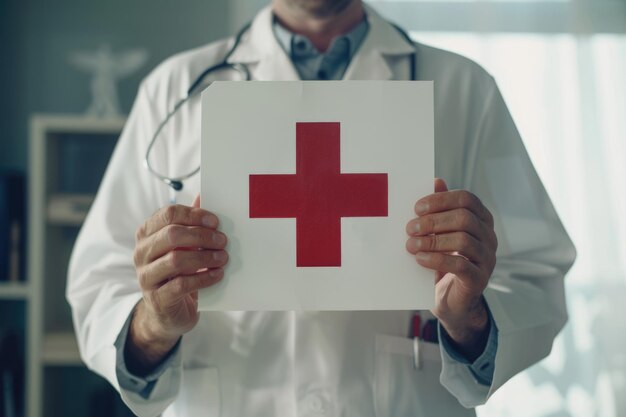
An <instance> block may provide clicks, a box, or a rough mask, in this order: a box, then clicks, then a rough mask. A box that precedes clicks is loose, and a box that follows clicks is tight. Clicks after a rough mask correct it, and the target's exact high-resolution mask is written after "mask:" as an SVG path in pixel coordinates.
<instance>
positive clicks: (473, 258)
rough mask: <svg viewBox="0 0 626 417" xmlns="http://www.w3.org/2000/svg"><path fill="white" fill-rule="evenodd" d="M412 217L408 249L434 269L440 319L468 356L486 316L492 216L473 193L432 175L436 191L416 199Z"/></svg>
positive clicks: (480, 338) (478, 346) (474, 351)
mask: <svg viewBox="0 0 626 417" xmlns="http://www.w3.org/2000/svg"><path fill="white" fill-rule="evenodd" d="M415 213H416V214H417V216H418V217H417V218H415V219H413V220H411V221H410V222H409V223H408V224H407V227H406V230H407V233H408V234H409V235H410V236H411V237H410V238H409V239H408V240H407V243H406V247H407V250H408V251H409V252H410V253H412V254H414V255H415V258H416V260H417V262H418V263H419V264H420V265H422V266H424V267H426V268H429V269H433V270H435V271H437V272H436V280H435V283H436V285H435V294H436V305H435V308H434V309H433V311H432V312H433V314H434V315H435V316H436V317H437V318H438V319H439V321H440V323H441V324H442V326H443V327H444V328H445V329H446V331H447V333H448V335H449V336H450V337H451V338H452V340H453V342H454V343H455V344H456V345H457V346H456V347H457V348H458V349H459V350H460V351H461V353H463V354H464V355H465V356H466V357H467V359H469V360H470V361H473V360H475V359H476V358H477V357H478V356H480V354H481V353H482V351H483V350H484V348H485V344H486V342H487V336H488V330H489V327H488V324H489V317H488V314H487V309H486V306H485V301H484V299H483V296H482V294H483V291H484V290H485V288H486V287H487V283H488V282H489V278H490V277H491V274H492V272H493V269H494V267H495V264H496V249H497V247H498V240H497V238H496V234H495V232H494V230H493V216H492V215H491V213H490V212H489V210H488V209H487V208H486V207H485V206H484V205H483V204H482V202H481V201H480V199H479V198H478V197H476V196H475V195H474V194H472V193H470V192H468V191H464V190H455V191H448V188H447V186H446V183H445V182H444V181H443V180H442V179H436V180H435V193H434V194H431V195H428V196H426V197H424V198H422V199H420V200H418V201H417V203H416V204H415Z"/></svg>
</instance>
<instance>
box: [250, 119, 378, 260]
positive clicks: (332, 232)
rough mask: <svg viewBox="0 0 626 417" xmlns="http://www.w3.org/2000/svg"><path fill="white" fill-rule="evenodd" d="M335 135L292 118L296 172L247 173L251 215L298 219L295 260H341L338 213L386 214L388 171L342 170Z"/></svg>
mask: <svg viewBox="0 0 626 417" xmlns="http://www.w3.org/2000/svg"><path fill="white" fill-rule="evenodd" d="M339 136H340V125H339V123H296V174H295V175H293V174H273V175H250V218H295V219H296V254H297V255H296V256H297V260H296V265H297V266H341V218H342V217H386V216H387V195H388V194H387V174H342V173H341V169H340V162H339V161H340V158H339V155H340V154H339Z"/></svg>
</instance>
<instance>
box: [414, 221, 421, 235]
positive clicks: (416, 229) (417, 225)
mask: <svg viewBox="0 0 626 417" xmlns="http://www.w3.org/2000/svg"><path fill="white" fill-rule="evenodd" d="M420 229H421V227H420V223H419V222H415V223H413V233H419V232H420Z"/></svg>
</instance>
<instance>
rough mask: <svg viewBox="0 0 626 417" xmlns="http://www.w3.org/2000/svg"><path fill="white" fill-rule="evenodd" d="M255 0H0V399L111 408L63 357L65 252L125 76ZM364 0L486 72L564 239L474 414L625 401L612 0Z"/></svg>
mask: <svg viewBox="0 0 626 417" xmlns="http://www.w3.org/2000/svg"><path fill="white" fill-rule="evenodd" d="M266 3H267V1H261V0H248V1H244V0H230V1H228V0H179V1H176V2H173V1H166V0H134V1H121V0H109V1H107V2H85V1H79V0H56V1H54V2H50V1H44V0H0V45H2V57H3V59H2V64H1V65H0V87H1V89H0V91H1V92H2V100H0V267H1V269H0V388H1V389H0V416H3V417H19V416H23V415H28V416H29V417H37V416H43V415H45V416H67V415H73V416H74V415H75V416H100V415H102V416H105V415H106V416H114V415H120V416H124V415H129V412H128V411H127V410H126V409H125V407H124V406H123V404H122V403H121V402H120V401H119V399H117V394H115V392H114V391H113V390H112V389H111V388H110V387H108V386H107V384H106V383H105V382H104V380H101V379H100V378H99V377H96V376H94V375H92V374H91V373H90V372H89V371H88V370H87V369H86V368H84V366H82V365H81V362H80V358H79V357H78V352H77V348H76V345H75V342H74V338H73V334H72V327H71V319H70V312H69V307H68V306H67V304H66V303H65V300H64V285H65V284H64V281H65V271H66V266H67V264H66V262H67V259H68V256H69V252H70V250H71V247H72V244H73V241H74V239H75V237H76V234H77V232H78V230H79V228H80V224H81V222H82V219H83V217H84V212H85V210H86V209H87V208H88V207H89V204H90V202H91V199H92V197H93V194H94V193H95V191H96V189H97V187H98V184H99V180H100V176H101V175H102V172H103V170H104V168H105V166H106V163H107V159H108V156H109V155H110V152H111V150H112V148H113V146H114V144H115V141H116V139H117V135H118V134H119V131H120V129H121V128H122V126H123V123H124V115H125V114H126V113H127V112H128V111H129V109H130V106H131V104H132V101H133V98H134V96H135V94H136V91H137V87H138V84H139V82H140V80H141V79H142V78H143V77H144V76H145V75H146V74H147V73H148V72H149V71H150V70H151V69H152V68H153V67H154V66H155V65H156V64H158V63H159V62H161V61H162V60H163V59H165V58H167V57H168V56H170V55H172V54H174V53H176V52H179V51H182V50H185V49H189V48H193V47H197V46H200V45H203V44H205V43H207V42H210V41H213V40H216V39H218V38H221V37H224V36H228V35H230V34H232V33H234V32H235V31H236V30H237V29H238V28H239V27H240V26H241V25H242V24H244V23H245V22H247V21H248V20H250V19H251V18H252V17H253V16H254V14H255V12H256V11H257V10H258V9H259V8H260V7H262V6H263V5H264V4H266ZM370 4H371V5H373V6H374V7H375V8H377V9H378V10H379V11H380V12H381V13H382V14H383V15H384V16H386V17H387V18H389V19H391V20H393V21H395V22H396V23H398V24H400V25H401V26H403V27H404V28H405V29H406V30H408V31H410V33H411V35H412V36H413V37H414V38H415V39H416V40H417V41H419V42H423V43H426V44H430V45H433V46H437V47H441V48H444V49H449V50H452V51H454V52H458V53H460V54H463V55H466V56H468V57H470V58H472V59H474V60H475V61H477V62H479V63H480V64H481V65H483V66H484V67H485V68H486V69H487V70H488V71H489V72H490V73H491V74H492V75H493V76H494V77H495V78H496V80H497V81H498V83H499V85H500V88H501V89H502V92H503V94H504V97H505V99H506V101H507V104H508V105H509V108H510V110H511V112H512V114H513V118H514V119H515V121H516V123H517V125H518V127H519V129H520V131H521V133H522V137H523V139H524V141H525V143H526V146H527V148H528V150H529V153H530V155H531V158H532V159H533V161H534V163H535V166H536V168H537V170H538V172H539V174H540V176H541V178H542V180H543V181H544V184H545V186H546V188H547V189H548V192H549V194H550V195H551V197H552V199H553V202H554V204H555V206H556V208H557V211H558V212H559V214H560V216H561V218H562V220H563V222H564V223H565V226H566V228H567V230H568V231H569V233H570V235H571V236H572V238H573V240H574V242H575V244H576V247H577V249H578V254H579V256H578V260H577V262H576V264H575V265H574V267H573V269H572V271H571V272H570V274H569V275H568V277H567V280H566V286H567V293H568V304H569V306H568V308H569V314H570V321H569V323H568V324H567V326H566V328H565V330H564V331H563V332H562V333H561V335H560V336H559V337H558V339H557V341H556V343H555V345H554V349H553V351H552V354H551V355H550V356H549V357H548V358H547V359H546V360H544V361H542V362H541V363H539V364H537V365H536V366H534V367H532V368H531V369H529V370H528V371H527V372H525V373H523V374H521V375H519V376H517V377H516V378H514V379H513V380H512V381H511V382H510V383H508V384H507V385H505V386H504V387H503V388H502V389H501V390H500V391H499V392H498V393H496V395H495V396H494V397H493V398H492V399H491V400H490V401H489V403H488V404H487V405H486V406H483V407H481V408H479V411H478V413H479V416H481V417H487V416H494V417H495V416H501V417H507V416H510V417H517V416H520V417H521V416H524V417H566V416H573V417H578V416H580V417H591V416H598V417H618V416H624V415H626V318H625V317H626V303H625V302H624V300H626V216H625V214H626V192H625V191H624V190H626V188H625V187H624V183H623V181H624V179H625V178H626V134H625V133H624V132H626V0H552V1H550V0H543V1H539V0H535V1H530V0H526V1H523V0H517V1H496V0H493V1H472V0H465V1H454V2H453V1H445V0H437V1H435V0H431V1H421V0H404V1H382V0H381V1H372V2H370ZM107 80H114V84H113V86H114V87H115V88H110V87H111V85H110V84H107V82H110V81H107ZM104 90H106V91H109V92H111V91H113V93H110V94H108V95H107V96H106V99H103V100H99V101H94V100H92V93H93V92H94V91H96V92H97V91H104ZM115 92H116V93H115ZM94 113H98V114H107V115H108V116H107V117H105V118H96V117H94V116H93V115H91V116H90V114H94Z"/></svg>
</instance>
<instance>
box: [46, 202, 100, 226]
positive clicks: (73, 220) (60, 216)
mask: <svg viewBox="0 0 626 417" xmlns="http://www.w3.org/2000/svg"><path fill="white" fill-rule="evenodd" d="M94 198H95V196H94V195H90V194H53V195H52V196H50V199H49V201H48V208H47V212H48V213H47V221H48V224H50V225H54V226H81V225H82V224H83V222H84V221H85V217H87V213H88V212H89V208H90V207H91V204H92V203H93V200H94Z"/></svg>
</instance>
